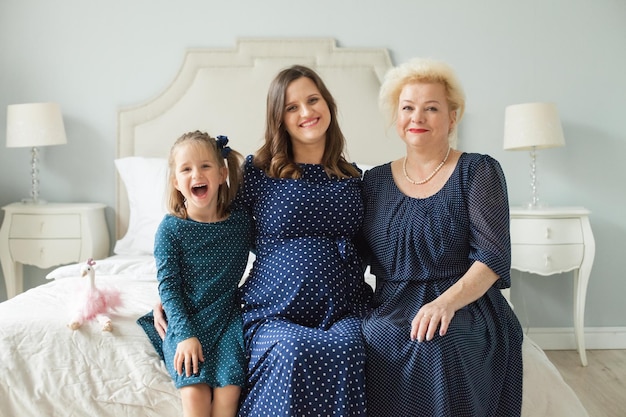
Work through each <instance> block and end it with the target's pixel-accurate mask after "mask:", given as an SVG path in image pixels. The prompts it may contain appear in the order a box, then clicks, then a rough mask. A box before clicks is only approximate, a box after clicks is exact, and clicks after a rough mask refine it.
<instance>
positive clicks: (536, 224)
mask: <svg viewBox="0 0 626 417" xmlns="http://www.w3.org/2000/svg"><path fill="white" fill-rule="evenodd" d="M511 243H512V244H517V243H521V244H531V245H559V244H567V243H581V244H582V243H583V232H582V227H581V225H580V219H523V218H521V219H520V218H518V219H511Z"/></svg>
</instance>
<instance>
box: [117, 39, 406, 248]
mask: <svg viewBox="0 0 626 417" xmlns="http://www.w3.org/2000/svg"><path fill="white" fill-rule="evenodd" d="M293 64H302V65H306V66H309V67H311V68H313V69H315V70H316V71H317V72H318V73H319V74H320V76H321V77H322V79H323V80H324V82H325V83H326V85H327V87H328V89H329V90H330V92H331V94H332V95H333V97H334V98H335V100H336V101H337V107H338V112H339V123H340V125H341V128H342V130H343V132H344V135H345V136H346V140H347V146H348V154H347V157H348V159H349V160H350V161H354V162H357V163H361V164H367V165H377V164H380V163H384V162H388V161H390V160H392V159H396V158H398V157H399V156H400V155H402V152H403V149H404V147H403V143H402V142H401V141H400V139H398V138H397V136H396V135H395V133H393V132H392V130H389V129H387V128H386V126H385V123H384V120H383V117H382V115H381V113H380V111H379V109H378V89H379V87H380V82H381V80H382V77H383V76H384V74H385V72H386V71H387V70H388V69H389V68H390V67H391V65H392V64H391V60H390V58H389V54H388V52H387V50H386V49H382V48H340V47H337V46H336V43H335V41H334V40H333V39H317V38H316V39H240V40H238V41H237V43H236V46H235V48H233V49H192V50H189V51H187V53H186V54H185V58H184V61H183V64H182V67H181V69H180V71H179V73H178V75H177V76H176V78H175V79H174V80H173V81H172V83H171V84H170V86H169V87H167V88H166V89H165V90H164V91H163V92H161V93H160V94H159V95H158V96H156V97H155V98H153V99H150V100H149V101H146V102H145V103H143V104H141V105H138V106H135V107H131V108H126V109H122V110H120V112H119V116H118V143H117V157H118V158H122V157H126V156H146V157H159V158H166V157H167V155H168V152H169V149H170V147H171V145H172V143H173V142H174V140H176V138H178V137H179V136H180V135H181V134H182V133H184V132H187V131H191V130H196V129H197V130H203V131H206V132H208V133H210V134H211V135H213V136H215V135H226V136H228V137H229V139H230V145H231V146H232V147H233V148H234V149H237V150H238V151H240V152H241V153H242V154H244V155H247V154H252V153H254V151H255V150H256V149H257V148H258V147H259V146H260V145H261V139H262V137H263V129H264V121H265V101H266V94H267V90H268V87H269V84H270V82H271V80H272V79H273V78H274V76H275V75H276V74H277V73H278V72H279V71H280V70H281V69H283V68H285V67H287V66H290V65H293ZM117 178H118V179H117V208H116V209H117V210H116V213H117V230H116V234H117V237H118V238H119V237H121V236H123V235H124V233H125V232H126V229H127V225H128V216H129V213H128V201H127V198H126V191H125V189H124V185H123V184H122V182H121V181H120V178H119V176H118V177H117Z"/></svg>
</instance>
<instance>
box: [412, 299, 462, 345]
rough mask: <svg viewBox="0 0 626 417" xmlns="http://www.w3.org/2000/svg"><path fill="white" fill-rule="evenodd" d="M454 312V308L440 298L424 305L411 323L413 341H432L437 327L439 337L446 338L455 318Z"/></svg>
mask: <svg viewBox="0 0 626 417" xmlns="http://www.w3.org/2000/svg"><path fill="white" fill-rule="evenodd" d="M454 312H455V310H454V309H453V308H451V307H450V306H448V305H446V303H444V302H443V301H441V299H439V298H437V299H435V300H434V301H432V302H430V303H428V304H424V305H423V306H422V308H420V309H419V311H418V312H417V314H416V315H415V318H414V319H413V321H412V322H411V340H416V339H417V341H418V342H422V341H424V340H426V341H429V340H432V338H433V337H435V332H436V331H437V327H439V336H444V335H445V334H446V332H447V331H448V326H449V325H450V322H451V321H452V317H454Z"/></svg>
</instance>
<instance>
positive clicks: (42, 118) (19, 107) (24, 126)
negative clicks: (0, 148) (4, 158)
mask: <svg viewBox="0 0 626 417" xmlns="http://www.w3.org/2000/svg"><path fill="white" fill-rule="evenodd" d="M64 143H67V138H66V136H65V126H64V124H63V116H62V115H61V108H60V106H59V105H58V104H57V103H27V104H11V105H9V106H8V107H7V147H8V148H19V147H36V146H50V145H63V144H64Z"/></svg>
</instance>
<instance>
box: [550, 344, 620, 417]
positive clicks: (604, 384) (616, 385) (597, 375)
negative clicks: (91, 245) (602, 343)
mask: <svg viewBox="0 0 626 417" xmlns="http://www.w3.org/2000/svg"><path fill="white" fill-rule="evenodd" d="M546 355H547V356H548V358H550V360H551V361H552V363H554V365H555V366H556V367H557V368H558V370H559V372H561V375H562V376H563V379H564V380H565V382H567V383H568V384H569V386H570V387H572V389H573V390H574V391H575V392H576V394H577V395H578V397H579V398H580V401H581V402H582V403H583V405H584V406H585V408H586V409H587V412H588V413H589V416H590V417H624V416H626V350H587V362H588V365H587V366H586V367H583V366H581V364H580V358H579V356H578V352H576V351H574V350H546Z"/></svg>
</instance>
